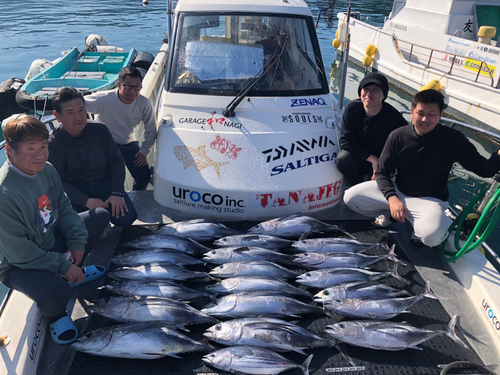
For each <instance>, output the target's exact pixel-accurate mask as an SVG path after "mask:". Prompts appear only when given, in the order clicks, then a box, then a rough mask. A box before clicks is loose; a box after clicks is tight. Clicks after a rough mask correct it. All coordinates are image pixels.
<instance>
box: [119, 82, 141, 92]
mask: <svg viewBox="0 0 500 375" xmlns="http://www.w3.org/2000/svg"><path fill="white" fill-rule="evenodd" d="M122 86H123V87H124V88H125V90H129V91H130V90H132V89H133V90H134V91H141V89H142V85H138V86H134V85H127V84H124V85H122Z"/></svg>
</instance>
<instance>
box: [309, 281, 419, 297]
mask: <svg viewBox="0 0 500 375" xmlns="http://www.w3.org/2000/svg"><path fill="white" fill-rule="evenodd" d="M409 295H410V293H408V292H407V291H406V290H402V289H397V288H393V287H391V286H389V285H387V284H384V283H381V282H377V281H353V282H350V283H347V284H341V285H335V286H332V287H330V288H326V289H323V290H322V291H320V292H318V293H317V294H316V295H315V296H314V297H316V298H315V299H314V301H315V302H326V301H331V300H335V299H342V298H372V297H374V298H392V297H402V296H409Z"/></svg>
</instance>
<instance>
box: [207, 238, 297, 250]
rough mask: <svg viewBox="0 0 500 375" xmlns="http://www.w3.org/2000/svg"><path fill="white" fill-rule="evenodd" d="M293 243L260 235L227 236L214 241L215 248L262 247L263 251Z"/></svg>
mask: <svg viewBox="0 0 500 375" xmlns="http://www.w3.org/2000/svg"><path fill="white" fill-rule="evenodd" d="M292 243H293V241H290V240H286V239H283V238H279V237H276V236H266V235H262V234H238V235H235V236H227V237H223V238H220V239H218V240H216V241H214V245H215V246H219V247H228V246H249V247H262V248H264V249H282V248H284V247H287V246H290V245H291V244H292Z"/></svg>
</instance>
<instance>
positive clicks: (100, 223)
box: [3, 208, 109, 318]
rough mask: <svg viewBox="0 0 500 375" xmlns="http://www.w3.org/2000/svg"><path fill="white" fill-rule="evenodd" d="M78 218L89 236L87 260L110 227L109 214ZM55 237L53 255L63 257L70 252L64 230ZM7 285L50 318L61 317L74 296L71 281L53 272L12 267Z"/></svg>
mask: <svg viewBox="0 0 500 375" xmlns="http://www.w3.org/2000/svg"><path fill="white" fill-rule="evenodd" d="M78 215H79V216H80V217H81V218H82V220H83V222H84V223H85V226H86V227H87V231H88V232H89V238H88V239H87V245H85V255H84V257H83V259H85V256H87V254H88V253H89V252H90V250H91V249H92V247H93V246H94V245H96V244H97V241H98V240H99V237H100V236H101V235H102V233H103V232H104V230H105V229H106V227H107V226H108V223H109V213H108V211H107V210H105V209H104V208H96V209H95V210H90V211H85V212H82V213H80V214H78ZM54 237H55V239H56V242H55V245H54V248H53V249H51V250H50V251H55V252H58V253H61V254H64V253H65V252H67V251H68V245H67V243H66V238H65V237H64V235H63V233H62V232H61V230H60V229H58V228H55V229H54ZM82 262H83V260H82ZM3 284H4V285H5V286H7V287H9V288H11V289H15V290H18V291H19V292H21V293H24V294H26V295H27V296H28V297H29V298H31V299H32V300H34V301H35V302H36V304H37V305H38V308H39V309H40V310H41V311H42V314H43V315H45V316H47V317H49V318H50V317H53V316H58V315H60V314H61V313H62V312H64V311H65V310H66V305H67V304H68V302H69V298H70V295H71V287H70V285H69V283H68V281H67V280H66V279H65V278H63V277H61V276H59V275H57V274H55V273H53V272H50V271H43V270H35V269H22V268H18V267H12V268H11V269H10V270H9V271H7V273H6V274H5V277H4V280H3Z"/></svg>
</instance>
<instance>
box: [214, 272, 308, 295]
mask: <svg viewBox="0 0 500 375" xmlns="http://www.w3.org/2000/svg"><path fill="white" fill-rule="evenodd" d="M207 290H208V291H209V292H212V293H218V294H231V293H242V292H253V291H259V290H274V291H278V292H281V293H286V294H290V295H298V296H301V297H305V298H312V296H311V294H310V293H309V292H307V291H305V290H302V289H299V288H297V287H295V286H293V285H290V284H288V283H287V282H285V281H283V280H279V279H276V278H274V277H266V276H242V277H230V278H228V279H225V280H222V281H220V282H218V283H216V284H214V285H209V286H207Z"/></svg>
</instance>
